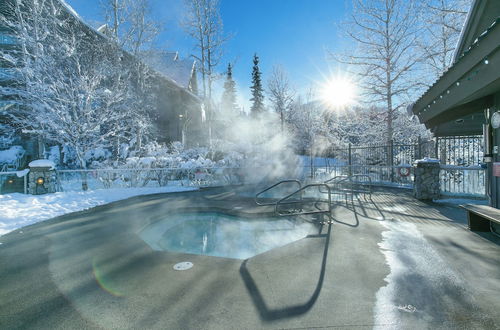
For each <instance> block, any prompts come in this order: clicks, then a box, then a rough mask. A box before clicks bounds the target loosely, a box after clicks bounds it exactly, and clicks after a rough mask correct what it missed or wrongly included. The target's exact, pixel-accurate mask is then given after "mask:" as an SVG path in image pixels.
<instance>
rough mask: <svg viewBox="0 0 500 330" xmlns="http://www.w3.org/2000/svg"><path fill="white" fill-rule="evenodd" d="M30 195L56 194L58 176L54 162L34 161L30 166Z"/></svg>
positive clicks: (45, 160)
mask: <svg viewBox="0 0 500 330" xmlns="http://www.w3.org/2000/svg"><path fill="white" fill-rule="evenodd" d="M28 166H29V167H30V172H29V174H28V194H31V195H42V194H48V193H54V192H56V183H57V174H56V171H55V164H54V162H52V161H50V160H47V159H39V160H35V161H32V162H31V163H29V165H28Z"/></svg>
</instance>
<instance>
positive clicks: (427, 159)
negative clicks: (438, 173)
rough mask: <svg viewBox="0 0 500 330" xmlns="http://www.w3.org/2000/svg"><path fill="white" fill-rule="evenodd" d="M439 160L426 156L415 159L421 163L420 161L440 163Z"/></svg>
mask: <svg viewBox="0 0 500 330" xmlns="http://www.w3.org/2000/svg"><path fill="white" fill-rule="evenodd" d="M439 162H440V160H439V159H436V158H429V157H425V158H424V159H417V160H416V161H415V164H419V163H439Z"/></svg>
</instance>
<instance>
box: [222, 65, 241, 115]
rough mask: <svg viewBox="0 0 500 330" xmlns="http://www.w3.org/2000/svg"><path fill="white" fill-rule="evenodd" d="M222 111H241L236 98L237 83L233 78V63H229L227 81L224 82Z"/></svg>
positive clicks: (225, 112) (226, 112) (227, 112)
mask: <svg viewBox="0 0 500 330" xmlns="http://www.w3.org/2000/svg"><path fill="white" fill-rule="evenodd" d="M221 107H222V112H223V113H224V114H233V115H235V114H237V113H238V112H239V107H238V103H237V100H236V83H235V82H234V79H233V67H232V65H231V63H229V64H228V65H227V72H226V81H225V82H224V91H223V92H222V100H221Z"/></svg>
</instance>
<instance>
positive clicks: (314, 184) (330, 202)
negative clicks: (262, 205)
mask: <svg viewBox="0 0 500 330" xmlns="http://www.w3.org/2000/svg"><path fill="white" fill-rule="evenodd" d="M310 187H318V188H319V187H325V188H326V189H327V191H328V210H327V211H326V210H319V211H302V210H301V211H299V212H293V213H281V212H280V211H279V209H278V208H279V206H280V205H292V204H303V203H304V201H303V200H302V191H304V190H306V189H308V188H310ZM318 190H319V189H318ZM297 193H300V195H301V200H300V201H293V202H284V201H286V200H287V199H288V198H290V197H292V196H293V195H295V194H297ZM309 202H310V203H318V202H320V203H326V201H323V200H322V199H319V198H318V199H315V200H312V201H309ZM274 212H275V213H276V214H277V215H279V216H289V215H307V214H321V213H323V214H324V213H328V216H329V217H331V213H332V194H331V189H330V187H329V186H328V185H327V184H325V183H311V184H308V185H307V186H304V187H302V188H300V189H299V190H297V191H295V192H293V193H291V194H289V195H288V196H285V197H283V198H282V199H280V200H279V201H277V202H276V205H275V206H274Z"/></svg>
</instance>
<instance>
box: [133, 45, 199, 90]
mask: <svg viewBox="0 0 500 330" xmlns="http://www.w3.org/2000/svg"><path fill="white" fill-rule="evenodd" d="M142 60H143V61H144V63H146V64H147V65H149V66H150V67H151V68H152V69H154V70H155V71H158V72H159V73H161V74H163V75H165V76H167V77H170V78H171V79H172V80H174V81H175V82H176V83H177V84H179V85H180V86H182V87H183V88H186V89H187V88H189V86H190V82H191V79H192V77H193V72H194V70H195V64H196V62H195V61H194V60H192V59H180V58H179V54H178V53H177V52H166V51H163V52H158V51H154V52H153V51H151V52H146V53H144V56H143V59H142Z"/></svg>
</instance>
